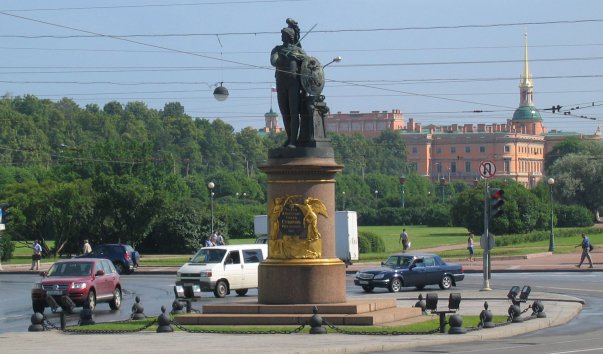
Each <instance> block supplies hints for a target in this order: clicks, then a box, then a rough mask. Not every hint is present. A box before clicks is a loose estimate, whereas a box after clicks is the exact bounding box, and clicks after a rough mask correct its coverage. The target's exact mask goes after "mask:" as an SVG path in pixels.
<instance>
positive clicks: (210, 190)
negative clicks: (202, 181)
mask: <svg viewBox="0 0 603 354" xmlns="http://www.w3.org/2000/svg"><path fill="white" fill-rule="evenodd" d="M214 187H216V185H215V184H214V182H209V183H208V184H207V188H209V197H210V200H211V232H214Z"/></svg>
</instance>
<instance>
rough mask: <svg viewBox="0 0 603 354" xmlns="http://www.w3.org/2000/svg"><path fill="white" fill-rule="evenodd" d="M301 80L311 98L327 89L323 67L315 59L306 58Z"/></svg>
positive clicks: (301, 70)
mask: <svg viewBox="0 0 603 354" xmlns="http://www.w3.org/2000/svg"><path fill="white" fill-rule="evenodd" d="M300 80H301V84H302V87H303V88H304V90H306V92H307V93H308V94H309V95H310V96H318V95H320V93H321V92H322V89H323V88H324V87H325V74H324V71H323V69H322V65H321V64H320V62H319V61H318V59H316V58H314V57H306V58H305V59H304V61H302V63H301V68H300Z"/></svg>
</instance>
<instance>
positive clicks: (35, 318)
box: [27, 312, 44, 332]
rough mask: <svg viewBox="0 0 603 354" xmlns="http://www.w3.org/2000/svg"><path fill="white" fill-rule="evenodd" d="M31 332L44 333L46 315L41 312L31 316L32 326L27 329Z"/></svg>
mask: <svg viewBox="0 0 603 354" xmlns="http://www.w3.org/2000/svg"><path fill="white" fill-rule="evenodd" d="M27 330H28V331H30V332H42V331H43V330H44V315H42V314H41V313H39V312H36V313H34V314H33V315H31V325H29V328H28V329H27Z"/></svg>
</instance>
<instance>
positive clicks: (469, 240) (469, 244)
mask: <svg viewBox="0 0 603 354" xmlns="http://www.w3.org/2000/svg"><path fill="white" fill-rule="evenodd" d="M467 250H468V251H469V258H468V260H469V262H473V254H474V252H475V249H474V243H473V234H469V238H467Z"/></svg>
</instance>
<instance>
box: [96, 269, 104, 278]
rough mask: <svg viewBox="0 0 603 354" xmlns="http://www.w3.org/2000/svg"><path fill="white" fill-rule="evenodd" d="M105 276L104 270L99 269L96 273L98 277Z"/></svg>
mask: <svg viewBox="0 0 603 354" xmlns="http://www.w3.org/2000/svg"><path fill="white" fill-rule="evenodd" d="M103 275H105V271H104V270H102V269H99V270H97V271H96V276H97V277H100V276H103Z"/></svg>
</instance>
